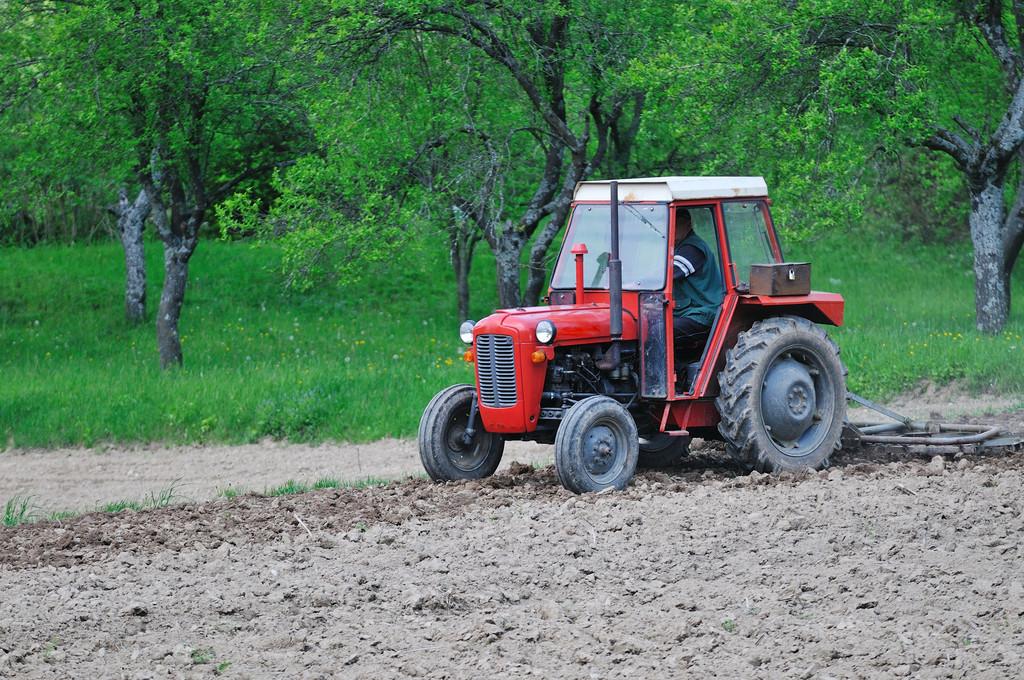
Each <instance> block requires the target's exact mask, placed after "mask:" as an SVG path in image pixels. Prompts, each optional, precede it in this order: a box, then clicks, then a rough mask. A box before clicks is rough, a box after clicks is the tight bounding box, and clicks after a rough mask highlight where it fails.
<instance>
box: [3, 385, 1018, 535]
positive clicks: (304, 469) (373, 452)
mask: <svg viewBox="0 0 1024 680" xmlns="http://www.w3.org/2000/svg"><path fill="white" fill-rule="evenodd" d="M1022 404H1024V396H1021V395H1018V396H999V395H980V396H972V395H970V394H968V393H967V392H965V391H964V390H962V389H960V388H958V387H956V386H953V387H935V386H934V385H931V384H927V385H924V386H922V387H921V389H919V390H916V391H914V392H910V393H907V394H905V395H902V396H900V397H898V398H897V399H895V400H893V401H891V402H889V404H888V405H889V406H891V407H892V408H894V409H895V410H897V411H898V412H900V413H903V414H905V415H907V416H909V417H911V418H915V419H921V420H927V419H929V418H940V419H948V420H961V419H963V416H966V417H967V418H966V419H967V420H970V419H971V417H973V416H977V415H983V414H988V415H994V414H999V413H1012V412H1013V411H1014V410H1015V409H1020V408H1021V406H1022ZM850 419H851V420H853V421H858V420H870V421H877V420H879V419H883V418H881V417H880V416H878V414H876V413H872V412H870V411H866V410H864V409H857V410H855V411H851V412H850ZM1015 431H1017V432H1024V426H1021V427H1018V428H1017V429H1016V430H1015ZM553 460H554V454H553V452H552V449H551V447H550V446H544V445H539V444H533V443H527V442H508V443H507V444H506V447H505V456H504V459H503V463H502V468H501V469H505V468H507V466H508V464H509V463H510V462H511V461H519V462H522V463H527V464H531V465H548V464H550V463H551V462H552V461H553ZM422 474H423V467H422V465H421V464H420V461H419V454H418V453H417V449H416V442H415V441H413V440H402V439H389V440H383V441H379V442H374V443H371V444H344V443H330V444H321V445H307V444H289V443H281V442H273V441H267V442H261V443H259V444H249V445H245V446H209V445H208V446H173V447H166V446H145V447H127V448H126V447H99V448H95V449H83V448H71V449H53V450H24V449H16V450H13V451H7V452H0V503H4V502H6V500H7V499H9V498H13V497H19V498H28V499H30V504H31V506H32V508H33V511H34V512H35V513H36V514H37V515H39V516H43V517H45V516H47V515H49V514H51V513H54V512H60V511H75V512H81V511H84V510H93V509H96V508H99V507H102V506H103V505H105V504H107V503H112V502H116V501H122V500H128V501H143V500H145V499H146V498H148V497H149V496H151V495H155V496H160V495H161V494H162V493H164V492H165V491H167V490H168V489H172V490H173V495H174V501H175V502H198V501H204V500H210V499H213V498H216V497H217V496H218V495H219V494H220V493H221V492H223V491H224V490H225V489H228V488H231V489H234V490H236V491H240V492H246V491H254V492H257V493H260V492H263V491H265V490H267V489H269V488H272V487H276V486H280V485H281V484H284V483H285V482H286V481H288V480H295V481H297V482H303V483H306V484H312V483H313V482H315V481H316V480H318V479H323V478H331V479H337V480H340V481H347V482H353V481H358V480H363V479H366V478H368V477H374V478H383V479H400V478H403V477H407V476H409V475H422Z"/></svg>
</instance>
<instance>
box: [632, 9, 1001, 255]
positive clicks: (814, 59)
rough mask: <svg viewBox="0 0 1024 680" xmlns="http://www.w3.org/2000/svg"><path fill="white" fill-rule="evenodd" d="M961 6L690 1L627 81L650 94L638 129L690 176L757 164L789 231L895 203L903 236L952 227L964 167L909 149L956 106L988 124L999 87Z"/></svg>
mask: <svg viewBox="0 0 1024 680" xmlns="http://www.w3.org/2000/svg"><path fill="white" fill-rule="evenodd" d="M959 11H960V10H959V8H958V6H957V5H956V3H949V2H936V3H925V4H921V3H908V2H896V3H882V2H876V1H874V0H815V1H812V2H800V3H780V2H777V1H775V0H754V1H753V2H744V3H735V2H731V1H730V0H708V1H706V2H702V3H689V4H685V5H681V6H679V7H678V8H677V20H676V23H675V26H676V32H675V33H674V34H673V35H672V36H670V37H669V38H668V39H667V40H666V41H665V42H664V43H663V44H662V45H661V47H660V49H659V50H654V51H652V53H651V54H649V55H647V56H646V57H644V58H642V59H640V60H637V61H636V62H634V64H633V65H632V68H631V71H630V77H631V79H632V80H633V82H635V83H636V84H637V86H638V87H644V88H648V89H650V91H651V101H650V114H649V116H648V118H647V119H646V122H645V124H650V125H653V126H656V127H657V128H659V129H661V130H664V131H666V132H669V133H670V134H671V135H672V136H673V137H674V138H675V139H677V140H679V141H680V142H681V143H682V144H684V145H685V149H686V150H687V151H688V152H689V154H690V156H691V157H692V158H693V159H694V160H693V162H692V164H691V165H690V167H689V168H688V173H689V174H744V175H747V174H761V175H764V176H765V177H766V178H767V180H768V186H769V187H770V188H771V191H772V194H773V197H774V200H775V206H776V208H775V216H776V219H777V222H778V224H779V225H780V226H781V227H782V228H783V229H784V230H785V231H786V232H787V235H789V236H790V237H798V238H802V237H808V236H810V235H812V234H815V233H822V232H830V231H834V230H837V229H847V228H850V227H851V226H852V225H862V224H863V225H865V226H870V225H871V221H865V220H864V217H865V214H866V213H865V210H866V209H867V210H868V211H869V212H870V213H875V214H877V213H882V214H887V213H889V214H890V215H891V219H892V220H893V221H896V222H897V224H896V225H895V226H896V228H897V229H898V230H899V231H901V232H903V233H905V234H907V235H909V236H924V237H929V236H933V235H934V236H936V237H938V238H946V237H947V236H948V230H950V229H951V228H953V225H954V223H955V228H956V230H957V232H958V233H960V234H963V233H964V226H965V224H966V221H965V220H964V217H965V210H964V207H965V206H964V205H963V204H960V205H959V206H958V207H956V208H955V207H953V206H950V205H949V204H950V203H951V202H952V200H954V197H955V198H956V199H959V200H963V190H962V186H963V183H962V180H961V179H960V178H959V172H958V170H957V168H956V167H955V166H954V165H953V163H952V162H951V161H950V160H949V159H948V158H943V159H942V160H941V161H938V162H936V161H935V160H934V159H933V158H931V157H928V156H925V155H924V154H921V153H910V154H908V153H907V152H906V150H907V149H908V147H913V146H916V145H920V144H922V142H923V141H924V139H925V138H926V137H927V136H928V135H930V134H931V133H932V131H933V130H934V128H935V126H936V125H945V126H952V127H955V123H954V121H953V117H954V116H960V117H961V119H966V120H968V121H970V122H971V123H973V124H974V125H975V126H976V127H977V128H978V129H983V130H984V129H992V127H993V126H994V124H995V123H996V122H998V118H999V116H1001V115H1002V111H1003V110H1004V109H1003V108H1001V107H1002V105H1003V103H1004V102H1005V101H1006V96H1007V95H1006V93H1005V92H1004V91H1003V88H1002V84H1001V83H1002V80H1001V74H1000V72H999V68H998V65H997V64H996V63H995V61H994V59H992V57H991V54H990V53H989V52H988V50H987V48H986V47H985V45H984V42H983V40H982V39H981V37H980V35H979V34H978V32H977V30H976V29H975V28H974V27H972V26H970V25H969V24H968V23H967V22H965V21H963V20H962V19H961V17H960V14H959ZM657 86H660V87H657ZM908 164H909V165H910V166H911V167H910V168H909V170H908V169H905V168H904V167H903V166H904V165H908ZM894 177H896V178H898V181H895V182H894V181H893V178H894ZM917 182H920V183H921V185H923V186H919V185H918V184H917ZM924 187H930V188H931V189H933V190H934V191H931V190H928V189H925V188H924ZM936 196H937V198H938V199H939V201H940V205H939V206H937V207H936V210H937V211H938V216H936V215H932V214H928V213H929V210H930V209H927V208H926V209H925V210H924V212H925V214H909V215H908V214H907V211H905V212H904V213H903V214H901V215H896V214H891V211H890V208H891V207H892V205H893V203H894V201H896V202H897V203H899V204H901V205H902V203H903V202H905V201H907V200H909V201H914V202H915V203H916V202H924V203H930V202H932V201H933V200H934V197H936ZM944 204H945V205H944ZM914 218H917V219H920V220H922V221H923V222H925V224H923V225H920V226H915V225H914V224H912V223H910V221H911V220H912V219H914ZM937 218H938V219H940V220H941V222H943V223H944V226H943V227H942V229H941V232H942V233H938V234H936V233H935V232H936V226H935V222H936V221H937ZM887 226H888V225H887Z"/></svg>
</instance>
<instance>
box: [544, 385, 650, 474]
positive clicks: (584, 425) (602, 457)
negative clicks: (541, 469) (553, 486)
mask: <svg viewBox="0 0 1024 680" xmlns="http://www.w3.org/2000/svg"><path fill="white" fill-rule="evenodd" d="M639 453H640V438H639V437H638V436H637V431H636V423H635V422H633V417H632V416H631V415H629V411H627V410H626V409H625V408H624V407H623V406H622V404H620V403H619V402H617V401H615V400H614V399H612V398H610V397H587V398H586V399H584V400H582V401H579V402H577V403H576V404H574V405H573V406H572V408H570V409H569V410H568V411H567V412H566V414H565V417H564V418H563V419H562V423H561V425H559V427H558V433H557V434H556V435H555V472H557V473H558V480H559V481H560V482H561V483H562V486H564V487H565V488H566V489H569V490H570V491H573V492H575V493H586V492H589V491H602V490H604V489H608V488H613V489H619V490H622V489H625V488H626V485H627V484H629V480H630V479H632V478H633V474H634V473H635V472H636V463H637V458H638V456H639Z"/></svg>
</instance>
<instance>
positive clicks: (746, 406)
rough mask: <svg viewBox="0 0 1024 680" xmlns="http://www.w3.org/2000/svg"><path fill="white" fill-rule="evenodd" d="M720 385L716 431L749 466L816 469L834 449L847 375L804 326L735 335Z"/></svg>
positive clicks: (781, 324) (815, 330) (790, 321)
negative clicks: (736, 337) (719, 417)
mask: <svg viewBox="0 0 1024 680" xmlns="http://www.w3.org/2000/svg"><path fill="white" fill-rule="evenodd" d="M718 382H719V386H720V390H721V391H720V394H719V396H718V399H717V400H716V401H715V405H716V406H717V408H718V413H719V415H720V416H721V421H720V422H719V424H718V431H719V432H720V433H721V435H722V437H723V438H724V439H725V443H726V449H727V450H728V451H729V453H731V454H732V455H733V456H734V457H735V458H736V459H737V460H739V461H740V462H741V463H743V464H745V465H746V466H748V467H750V468H756V469H758V470H761V471H763V472H771V471H775V472H782V471H787V470H789V471H796V470H803V469H806V468H812V469H815V470H817V469H819V468H822V467H825V466H827V465H828V461H829V456H831V455H832V452H833V451H835V450H836V449H837V448H839V445H840V436H841V435H842V430H843V421H844V420H845V418H846V369H845V368H844V367H843V364H842V362H841V361H840V360H839V348H838V347H837V346H836V344H835V343H834V342H832V340H830V339H829V337H828V336H827V335H825V332H824V331H823V330H821V328H819V327H818V326H816V325H815V324H813V323H811V322H810V321H808V320H807V319H804V318H801V317H796V316H781V317H775V318H771V319H764V320H762V321H758V322H757V323H755V324H754V325H753V326H751V328H750V330H748V331H745V332H743V333H740V335H739V338H738V339H737V341H736V345H735V346H734V347H733V348H732V349H730V350H729V352H728V353H727V354H726V362H725V370H724V371H722V372H721V373H720V374H719V376H718Z"/></svg>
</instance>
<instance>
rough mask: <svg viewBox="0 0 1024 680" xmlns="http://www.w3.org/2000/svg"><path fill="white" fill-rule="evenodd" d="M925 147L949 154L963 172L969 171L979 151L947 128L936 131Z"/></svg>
mask: <svg viewBox="0 0 1024 680" xmlns="http://www.w3.org/2000/svg"><path fill="white" fill-rule="evenodd" d="M924 146H926V147H927V148H929V149H932V150H934V151H942V152H943V153H947V154H949V155H950V156H952V157H953V160H954V161H956V164H957V165H958V166H959V167H960V169H961V170H965V169H967V168H968V167H969V166H970V164H971V160H972V158H973V157H974V156H975V155H976V154H977V149H976V148H972V147H971V146H970V145H968V144H967V142H965V141H964V139H963V137H961V136H960V135H958V134H956V133H955V132H950V131H949V130H946V129H945V128H938V129H936V130H935V133H934V134H933V135H932V136H931V137H928V138H927V139H925V140H924Z"/></svg>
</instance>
